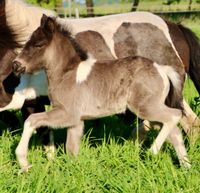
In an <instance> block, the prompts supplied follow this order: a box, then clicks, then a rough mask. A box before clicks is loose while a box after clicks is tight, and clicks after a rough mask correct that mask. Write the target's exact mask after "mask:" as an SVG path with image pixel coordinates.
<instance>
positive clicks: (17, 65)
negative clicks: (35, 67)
mask: <svg viewBox="0 0 200 193" xmlns="http://www.w3.org/2000/svg"><path fill="white" fill-rule="evenodd" d="M25 70H26V67H22V64H21V63H20V62H18V61H17V60H14V61H13V71H14V73H15V75H16V76H20V75H21V74H23V73H25Z"/></svg>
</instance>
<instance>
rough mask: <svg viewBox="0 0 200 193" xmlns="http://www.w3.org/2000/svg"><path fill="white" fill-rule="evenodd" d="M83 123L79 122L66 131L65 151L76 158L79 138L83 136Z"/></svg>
mask: <svg viewBox="0 0 200 193" xmlns="http://www.w3.org/2000/svg"><path fill="white" fill-rule="evenodd" d="M83 127H84V122H83V121H81V122H80V124H78V125H77V126H75V127H71V128H68V129H67V140H66V146H65V147H66V150H67V151H68V153H70V154H71V155H74V156H77V155H78V152H79V147H80V141H81V137H82V135H83Z"/></svg>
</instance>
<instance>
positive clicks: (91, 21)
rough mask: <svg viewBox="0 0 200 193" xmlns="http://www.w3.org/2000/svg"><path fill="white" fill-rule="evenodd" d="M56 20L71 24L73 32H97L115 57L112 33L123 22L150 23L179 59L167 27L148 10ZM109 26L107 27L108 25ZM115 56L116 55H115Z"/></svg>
mask: <svg viewBox="0 0 200 193" xmlns="http://www.w3.org/2000/svg"><path fill="white" fill-rule="evenodd" d="M57 22H59V23H61V24H62V25H69V24H70V25H71V26H72V28H73V29H74V32H75V33H79V32H82V31H87V30H93V31H96V32H99V33H100V34H101V35H102V36H103V37H104V39H105V41H106V43H107V45H108V46H109V48H110V50H111V53H112V54H113V56H115V57H116V54H115V51H114V41H113V34H114V33H115V32H116V30H117V29H118V28H119V26H120V25H121V24H122V23H123V22H130V23H150V24H152V25H154V26H156V27H158V28H159V29H160V30H161V31H162V32H163V33H164V35H165V37H166V38H167V40H168V41H169V42H170V44H171V45H172V47H173V49H174V51H175V53H176V55H177V56H178V58H179V59H180V61H182V60H181V58H180V56H179V54H178V52H177V50H176V48H175V46H174V44H173V42H172V39H171V37H170V34H169V29H168V26H167V24H166V23H165V21H164V20H163V19H162V18H161V17H159V16H157V15H155V14H152V13H149V12H131V13H122V14H115V15H109V16H102V17H95V18H81V19H62V18H57ZM108 26H109V27H108ZM116 58H117V57H116Z"/></svg>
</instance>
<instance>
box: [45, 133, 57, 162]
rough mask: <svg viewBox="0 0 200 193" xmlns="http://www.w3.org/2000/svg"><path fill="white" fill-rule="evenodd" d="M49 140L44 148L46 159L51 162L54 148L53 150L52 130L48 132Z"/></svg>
mask: <svg viewBox="0 0 200 193" xmlns="http://www.w3.org/2000/svg"><path fill="white" fill-rule="evenodd" d="M49 138H50V142H49V144H48V145H46V146H45V151H46V153H47V159H48V160H53V159H54V155H55V150H56V148H55V145H54V135H53V131H52V129H51V130H50V132H49Z"/></svg>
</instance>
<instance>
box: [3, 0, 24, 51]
mask: <svg viewBox="0 0 200 193" xmlns="http://www.w3.org/2000/svg"><path fill="white" fill-rule="evenodd" d="M16 38H17V34H15V33H14V31H13V30H12V28H11V27H10V26H9V25H8V24H7V22H6V12H5V0H2V1H1V2H0V48H8V49H15V48H19V47H21V45H20V43H18V42H17V41H16Z"/></svg>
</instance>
